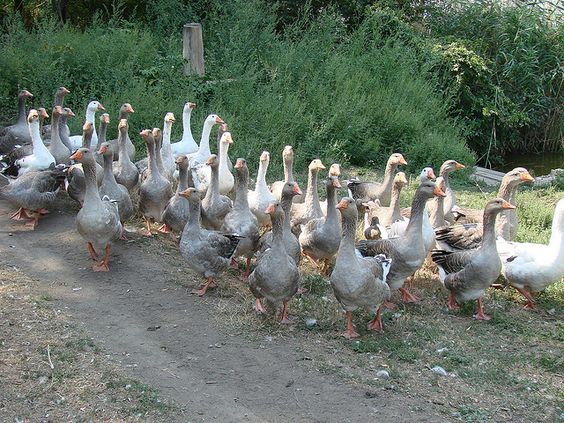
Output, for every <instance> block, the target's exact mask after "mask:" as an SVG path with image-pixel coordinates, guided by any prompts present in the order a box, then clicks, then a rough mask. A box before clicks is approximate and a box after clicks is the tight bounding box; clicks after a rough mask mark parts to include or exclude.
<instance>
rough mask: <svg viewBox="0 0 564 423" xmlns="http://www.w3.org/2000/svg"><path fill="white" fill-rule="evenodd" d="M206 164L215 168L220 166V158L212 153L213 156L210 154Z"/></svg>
mask: <svg viewBox="0 0 564 423" xmlns="http://www.w3.org/2000/svg"><path fill="white" fill-rule="evenodd" d="M206 164H207V165H208V166H211V167H214V168H216V167H219V160H218V158H217V155H216V154H212V155H211V156H209V157H208V160H207V161H206Z"/></svg>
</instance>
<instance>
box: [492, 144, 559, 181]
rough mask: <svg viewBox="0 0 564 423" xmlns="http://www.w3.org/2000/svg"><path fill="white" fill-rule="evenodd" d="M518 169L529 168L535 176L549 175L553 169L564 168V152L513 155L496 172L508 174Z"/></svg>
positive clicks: (506, 158) (496, 168)
mask: <svg viewBox="0 0 564 423" xmlns="http://www.w3.org/2000/svg"><path fill="white" fill-rule="evenodd" d="M516 167H524V168H527V170H528V171H529V172H531V174H532V175H533V176H541V175H547V174H549V173H550V171H551V170H552V169H558V168H561V169H562V168H564V150H562V151H560V152H559V153H543V154H527V153H513V154H511V155H509V156H507V157H505V163H504V164H503V165H499V166H496V167H494V170H498V171H500V172H504V173H505V172H508V171H510V170H511V169H514V168H516Z"/></svg>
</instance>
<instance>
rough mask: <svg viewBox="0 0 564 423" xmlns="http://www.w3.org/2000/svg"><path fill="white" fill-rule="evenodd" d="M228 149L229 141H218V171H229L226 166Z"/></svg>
mask: <svg viewBox="0 0 564 423" xmlns="http://www.w3.org/2000/svg"><path fill="white" fill-rule="evenodd" d="M228 151H229V143H227V142H220V143H219V171H220V172H225V171H229V167H228V166H227V152H228Z"/></svg>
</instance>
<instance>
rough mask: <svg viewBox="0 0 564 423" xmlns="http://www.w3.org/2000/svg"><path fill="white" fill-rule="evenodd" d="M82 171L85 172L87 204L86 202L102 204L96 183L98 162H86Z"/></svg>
mask: <svg viewBox="0 0 564 423" xmlns="http://www.w3.org/2000/svg"><path fill="white" fill-rule="evenodd" d="M82 171H83V172H84V183H85V185H86V192H85V194H84V201H85V203H86V201H89V202H101V201H102V200H100V193H99V192H98V185H97V183H96V162H95V161H94V160H84V161H83V162H82Z"/></svg>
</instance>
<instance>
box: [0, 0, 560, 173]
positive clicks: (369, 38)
mask: <svg viewBox="0 0 564 423" xmlns="http://www.w3.org/2000/svg"><path fill="white" fill-rule="evenodd" d="M411 3H413V2H410V3H409V4H411ZM10 4H11V3H10ZM37 4H40V3H39V2H27V3H26V7H25V8H24V19H21V18H20V16H19V15H18V14H16V15H14V14H13V13H12V11H11V9H9V7H8V6H6V7H4V9H2V10H3V12H4V15H3V18H2V35H1V38H0V49H1V51H2V54H1V55H0V111H1V112H0V120H2V121H6V122H8V121H9V120H10V119H12V118H13V116H14V114H15V107H14V105H15V96H16V93H17V91H18V89H20V88H24V87H25V88H27V89H29V90H30V91H31V92H33V93H34V94H35V98H34V105H35V106H39V105H49V104H50V103H51V102H52V96H53V92H54V90H55V88H56V87H57V86H58V85H60V84H64V85H65V86H67V87H68V88H69V89H70V90H71V92H72V93H71V94H70V95H69V96H68V97H67V99H68V100H67V104H69V106H70V107H72V108H73V110H75V112H76V113H77V114H78V116H83V113H84V107H85V106H86V104H87V103H88V101H89V100H91V99H99V100H100V101H101V102H102V103H103V104H104V106H105V107H106V109H107V110H108V111H109V112H110V114H111V116H112V117H114V118H115V116H116V114H117V110H118V108H119V106H120V104H121V103H123V102H126V101H128V102H130V103H131V104H132V105H133V107H134V109H135V111H136V112H135V114H134V115H132V117H131V131H132V132H133V131H137V132H138V131H139V130H141V129H142V128H145V127H152V126H160V125H161V124H162V118H163V117H164V114H165V113H166V112H168V111H173V112H174V113H175V114H176V115H177V118H178V119H180V116H181V110H182V105H183V103H184V102H185V101H188V100H190V101H195V102H196V103H198V106H199V107H198V108H197V109H196V110H195V111H194V113H193V120H192V122H193V127H194V133H195V134H197V133H199V131H200V129H201V124H202V122H203V120H204V118H205V116H206V115H207V114H208V113H211V112H215V113H218V114H219V115H220V116H222V117H223V118H224V119H225V120H226V121H227V122H228V123H229V125H230V128H231V131H232V133H233V136H234V139H235V144H234V145H233V149H234V150H235V151H234V152H233V153H232V154H231V156H232V157H235V156H242V157H246V158H254V157H257V156H258V155H259V154H260V152H261V151H262V150H264V149H267V150H269V151H271V153H272V156H273V159H274V163H273V165H274V166H275V167H277V166H280V161H281V160H280V158H279V156H280V154H279V152H280V151H281V150H282V148H283V146H284V145H286V144H292V145H293V146H294V147H295V149H296V151H297V152H298V165H299V166H303V165H304V164H305V163H306V162H308V161H309V160H310V159H311V158H312V157H321V158H322V159H324V160H327V161H329V162H331V161H339V162H342V163H352V164H357V165H362V166H372V165H375V164H378V165H380V166H381V164H382V163H383V162H384V161H385V159H386V157H387V156H388V155H389V154H390V153H391V152H393V151H401V152H403V153H404V154H405V156H406V157H407V159H408V162H409V163H410V169H409V170H410V171H412V172H418V169H420V168H421V167H422V166H424V165H427V164H429V163H430V164H432V165H433V166H435V167H437V168H438V167H439V166H440V163H441V162H442V161H443V160H445V159H447V158H455V159H457V160H459V161H461V162H463V163H465V164H473V163H474V161H475V158H476V157H478V158H480V159H481V162H495V161H496V160H500V158H501V156H502V154H504V153H507V152H509V151H512V150H525V151H539V150H547V149H549V150H551V151H558V150H560V149H562V110H561V104H562V93H561V88H562V80H563V72H562V68H561V66H560V62H559V58H560V59H561V58H562V57H563V54H562V53H563V52H562V42H561V41H562V35H563V31H562V26H561V25H557V24H555V23H554V22H552V21H549V20H548V19H546V18H545V17H544V16H543V15H542V13H541V12H540V11H538V10H535V9H520V8H502V7H501V6H499V4H497V3H494V2H492V3H488V4H489V7H480V8H478V7H477V6H476V7H474V6H472V4H471V3H469V4H468V5H464V4H462V7H456V8H454V7H453V8H445V7H444V6H441V7H437V6H435V4H434V3H433V2H431V1H427V2H426V1H420V2H415V3H413V4H412V5H411V6H409V4H408V3H407V2H401V1H399V0H398V1H392V0H388V1H384V2H370V1H364V0H357V1H354V0H349V1H334V2H330V1H313V2H311V3H308V4H307V5H306V6H305V7H304V6H303V5H302V4H301V2H293V1H282V2H279V3H276V4H270V3H269V2H265V1H263V0H251V1H242V0H229V1H219V0H215V1H210V2H204V1H192V2H186V1H181V0H150V1H148V2H140V3H139V4H137V3H136V2H131V1H122V2H119V3H115V2H110V1H106V0H99V1H86V0H82V1H76V2H69V10H68V11H67V12H68V20H67V23H66V24H64V25H62V24H61V23H60V21H59V20H58V19H57V18H56V17H55V16H54V14H53V12H52V10H51V8H50V7H49V6H48V5H45V4H44V3H41V4H42V5H39V6H37V7H35V8H34V5H37ZM480 4H484V3H483V2H482V3H480ZM93 11H95V12H93ZM192 21H197V22H202V24H203V29H204V40H205V60H206V76H205V78H197V77H186V76H185V75H184V74H183V72H182V70H183V60H182V57H181V38H180V36H181V28H182V25H183V24H184V23H186V22H192ZM80 120H81V119H75V121H74V122H72V124H71V129H72V130H73V132H78V131H79V128H80V124H81V122H80ZM114 123H116V122H115V120H114ZM112 127H114V128H113V130H112V131H110V136H113V135H115V134H116V130H115V127H117V123H116V125H112ZM180 136H181V125H180V124H179V123H178V124H177V125H176V126H175V128H173V139H179V138H180ZM133 139H134V140H135V142H136V143H138V146H140V147H141V145H140V144H141V140H140V138H139V137H136V136H133ZM468 146H469V147H468ZM138 150H139V151H140V153H139V154H140V155H142V154H143V151H144V148H140V149H138Z"/></svg>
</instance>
